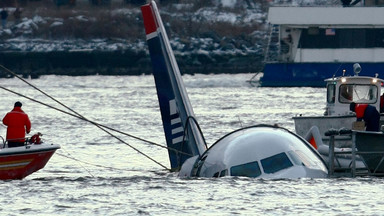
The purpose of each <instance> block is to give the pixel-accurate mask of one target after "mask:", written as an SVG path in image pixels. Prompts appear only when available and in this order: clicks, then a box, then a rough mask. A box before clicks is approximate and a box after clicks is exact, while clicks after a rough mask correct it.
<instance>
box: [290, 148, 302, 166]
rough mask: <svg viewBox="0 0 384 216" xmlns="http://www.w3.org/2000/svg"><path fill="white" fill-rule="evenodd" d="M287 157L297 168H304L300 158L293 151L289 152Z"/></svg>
mask: <svg viewBox="0 0 384 216" xmlns="http://www.w3.org/2000/svg"><path fill="white" fill-rule="evenodd" d="M288 155H289V157H290V158H291V159H292V161H293V163H294V164H296V165H299V166H304V163H303V162H302V160H301V158H300V156H299V155H297V153H296V152H294V151H289V152H288Z"/></svg>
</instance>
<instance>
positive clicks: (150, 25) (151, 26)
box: [141, 4, 157, 35]
mask: <svg viewBox="0 0 384 216" xmlns="http://www.w3.org/2000/svg"><path fill="white" fill-rule="evenodd" d="M141 12H142V14H143V18H144V26H145V34H147V35H148V34H150V33H152V32H155V31H156V29H157V24H156V19H155V16H154V14H153V11H152V6H151V4H146V5H143V6H141Z"/></svg>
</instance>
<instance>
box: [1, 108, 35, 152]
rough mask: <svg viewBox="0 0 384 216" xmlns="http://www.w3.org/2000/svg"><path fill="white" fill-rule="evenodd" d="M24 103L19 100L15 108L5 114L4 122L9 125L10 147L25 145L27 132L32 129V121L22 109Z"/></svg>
mask: <svg viewBox="0 0 384 216" xmlns="http://www.w3.org/2000/svg"><path fill="white" fill-rule="evenodd" d="M21 106H22V104H21V103H20V102H19V101H17V102H16V103H15V106H14V108H13V110H12V111H11V112H9V113H7V114H6V115H5V117H4V118H3V124H5V125H6V126H8V127H7V141H8V148H12V147H19V146H23V145H24V142H25V133H27V134H28V133H29V132H30V131H31V121H30V120H29V118H28V115H27V114H26V113H25V112H24V111H23V110H22V109H21Z"/></svg>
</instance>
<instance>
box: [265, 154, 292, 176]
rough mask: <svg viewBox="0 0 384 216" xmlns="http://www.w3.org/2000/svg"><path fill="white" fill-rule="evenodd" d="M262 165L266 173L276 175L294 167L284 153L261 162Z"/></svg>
mask: <svg viewBox="0 0 384 216" xmlns="http://www.w3.org/2000/svg"><path fill="white" fill-rule="evenodd" d="M261 165H262V166H263V169H264V172H265V173H275V172H278V171H280V170H283V169H286V168H288V167H291V166H293V164H292V162H291V161H290V160H289V158H288V156H287V155H286V154H285V153H284V152H282V153H280V154H277V155H274V156H272V157H268V158H265V159H263V160H261Z"/></svg>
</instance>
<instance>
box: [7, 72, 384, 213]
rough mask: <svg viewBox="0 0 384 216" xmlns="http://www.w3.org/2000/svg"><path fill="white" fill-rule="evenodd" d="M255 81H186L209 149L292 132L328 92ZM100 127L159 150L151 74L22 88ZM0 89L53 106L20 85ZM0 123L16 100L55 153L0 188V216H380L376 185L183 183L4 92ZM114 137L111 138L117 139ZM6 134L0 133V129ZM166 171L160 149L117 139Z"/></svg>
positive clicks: (41, 82)
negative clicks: (236, 137)
mask: <svg viewBox="0 0 384 216" xmlns="http://www.w3.org/2000/svg"><path fill="white" fill-rule="evenodd" d="M251 76H252V75H250V74H238V75H196V76H189V75H186V76H183V79H184V81H185V84H186V86H187V91H188V93H189V96H190V99H191V102H192V105H193V107H194V111H195V115H196V117H197V119H198V121H199V123H200V126H201V128H202V130H203V132H204V135H205V138H206V140H207V142H208V144H212V143H213V142H215V141H216V140H217V139H219V138H220V137H222V136H224V135H225V134H226V133H228V132H231V131H233V130H235V129H238V128H240V127H245V126H249V125H253V124H260V123H268V124H275V123H276V124H279V125H280V126H283V127H286V128H288V129H290V130H294V124H293V120H292V119H291V117H293V116H295V115H298V114H303V115H321V114H322V113H323V111H324V110H323V107H324V106H325V105H324V103H325V99H324V94H325V88H256V87H252V86H250V85H249V84H248V83H246V82H245V81H246V80H247V79H249V78H250V77H251ZM29 81H30V82H31V83H32V84H33V85H35V86H37V87H38V88H40V89H41V90H42V91H44V92H46V93H48V94H49V95H51V96H52V97H54V98H56V99H57V100H59V101H61V102H62V103H64V104H66V105H67V106H69V107H71V108H72V109H74V110H75V111H77V112H79V113H81V114H82V115H84V116H85V117H87V118H89V119H91V120H93V121H96V122H98V123H100V124H103V125H107V126H110V127H112V128H115V129H117V130H120V131H123V132H126V133H129V134H132V135H134V136H138V137H140V138H143V139H146V140H150V141H153V142H155V143H159V144H164V143H165V139H164V136H163V131H162V127H161V118H160V114H159V109H158V102H157V96H156V92H155V86H154V82H153V77H152V76H123V77H116V76H87V77H65V76H44V77H41V78H40V79H37V80H29ZM0 85H1V86H3V87H6V88H9V89H12V90H14V91H17V92H20V93H22V94H25V95H27V96H29V97H32V98H34V99H36V100H39V101H42V102H44V103H48V104H50V105H53V106H55V107H58V108H60V109H65V108H62V107H60V105H58V104H56V103H55V102H53V101H52V100H50V99H49V98H47V97H46V96H44V95H42V94H41V93H39V92H38V91H36V90H34V89H32V88H30V87H28V86H27V85H26V84H25V83H23V82H21V81H20V80H18V79H2V80H0ZM1 93H2V106H0V115H5V113H6V112H8V111H9V110H10V109H11V108H12V107H13V104H14V102H15V101H17V100H20V101H22V102H23V109H24V110H25V111H26V112H27V113H28V114H29V116H30V119H31V121H32V127H33V129H32V133H34V132H42V133H43V134H44V136H43V138H44V139H45V141H46V142H53V143H59V144H61V146H62V149H60V150H58V151H57V153H56V154H55V155H54V156H53V157H52V159H51V160H50V161H49V163H48V164H47V166H46V167H45V168H44V169H43V170H40V171H39V172H37V173H34V174H32V175H31V176H28V177H27V178H25V179H23V180H13V181H4V182H1V184H0V190H1V192H2V193H1V194H2V195H1V198H0V201H1V203H2V205H1V206H0V214H1V215H22V214H23V215H32V214H35V215H80V214H84V215H176V214H177V215H193V214H202V215H235V214H243V215H286V214H288V215H309V214H312V215H382V214H383V211H382V210H383V209H384V207H382V206H383V204H384V201H382V200H383V199H382V197H383V194H384V189H383V188H384V187H382V184H383V182H384V181H383V179H382V178H356V179H351V178H341V179H295V180H287V179H279V180H267V179H251V178H233V177H225V178H220V179H204V178H199V179H180V178H178V177H177V175H176V174H175V173H170V172H168V171H166V170H164V169H163V168H162V167H161V166H159V165H158V164H156V163H154V162H152V161H150V160H148V159H147V158H145V157H143V156H142V155H141V154H139V153H137V152H136V151H134V150H132V149H131V148H130V147H128V146H127V145H126V144H124V143H121V142H120V141H118V140H117V139H115V138H113V137H111V136H110V135H108V134H106V133H105V132H103V131H101V130H100V129H98V128H96V127H95V126H93V125H91V124H89V123H86V122H84V121H81V120H79V119H76V118H74V117H71V116H68V115H66V114H63V113H60V112H58V111H55V110H53V109H50V108H47V107H45V106H42V105H40V104H37V103H34V102H32V101H28V100H27V99H24V98H21V97H19V96H16V95H13V94H11V93H8V92H6V91H4V90H1ZM114 134H116V133H114ZM0 135H1V136H5V128H4V127H0ZM116 135H117V136H118V137H119V138H121V139H123V140H124V141H125V142H126V143H128V144H129V145H132V146H134V147H135V148H137V149H140V150H141V151H143V152H144V153H146V154H147V155H149V156H150V157H152V158H154V159H155V160H156V161H158V162H159V163H161V164H163V165H164V166H166V167H169V162H168V155H167V152H166V150H164V149H162V148H159V147H157V146H153V145H148V144H146V143H143V142H141V141H138V140H135V139H132V138H129V137H127V136H124V135H121V134H116Z"/></svg>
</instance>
